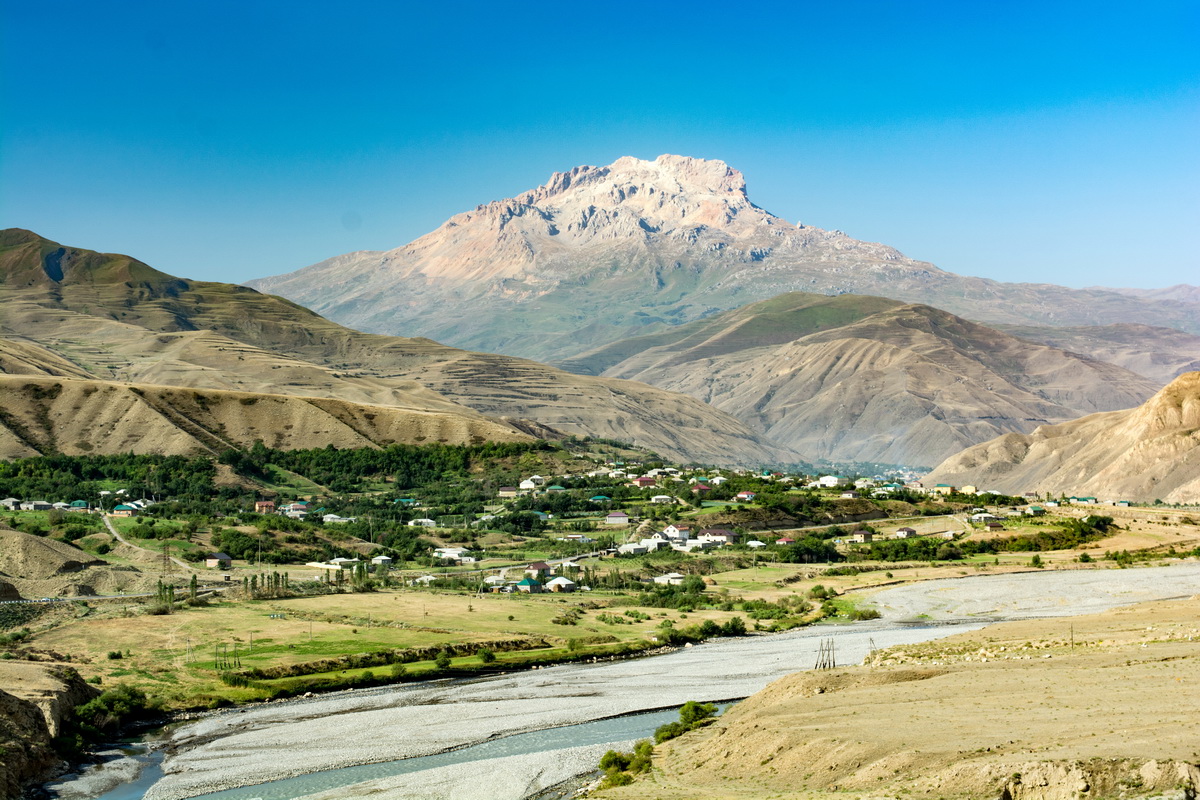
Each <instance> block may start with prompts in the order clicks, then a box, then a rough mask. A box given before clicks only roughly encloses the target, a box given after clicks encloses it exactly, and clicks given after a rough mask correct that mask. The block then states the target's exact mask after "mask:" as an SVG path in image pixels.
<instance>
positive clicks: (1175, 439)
mask: <svg viewBox="0 0 1200 800" xmlns="http://www.w3.org/2000/svg"><path fill="white" fill-rule="evenodd" d="M926 480H927V481H929V482H932V483H949V484H954V485H961V484H964V483H972V484H975V485H978V486H986V487H987V488H994V489H997V490H999V491H1007V492H1009V493H1019V492H1025V491H1037V492H1050V493H1052V494H1060V493H1063V494H1072V495H1084V496H1096V497H1102V498H1107V499H1113V500H1119V499H1127V500H1136V501H1152V500H1156V499H1161V500H1163V501H1165V502H1168V503H1195V502H1198V501H1200V372H1189V373H1186V374H1184V375H1181V376H1179V377H1178V378H1176V379H1175V380H1174V381H1172V382H1171V383H1170V384H1169V385H1167V386H1166V387H1165V388H1164V389H1162V390H1161V391H1160V392H1158V393H1157V394H1156V395H1154V397H1152V398H1150V400H1148V401H1147V402H1146V403H1144V404H1143V405H1141V406H1139V407H1138V408H1132V409H1128V410H1125V411H1112V412H1108V413H1104V414H1093V415H1091V416H1087V417H1084V418H1082V419H1077V420H1074V421H1071V422H1066V423H1063V424H1061V425H1044V426H1042V427H1040V428H1038V429H1036V430H1035V431H1033V432H1032V433H1030V434H1015V433H1014V434H1008V435H1005V436H1001V437H999V438H997V439H993V440H992V441H989V442H984V443H983V444H979V445H975V446H974V447H970V448H968V449H966V450H964V451H963V452H961V453H958V454H957V455H954V456H951V457H950V458H948V459H946V460H945V461H944V462H942V463H941V464H940V465H939V466H938V467H937V468H936V469H935V470H934V471H933V472H932V473H930V475H929V476H928V477H927V478H926Z"/></svg>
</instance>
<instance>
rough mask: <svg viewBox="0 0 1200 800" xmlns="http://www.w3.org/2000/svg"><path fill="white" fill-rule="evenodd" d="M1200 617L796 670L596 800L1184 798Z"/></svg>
mask: <svg viewBox="0 0 1200 800" xmlns="http://www.w3.org/2000/svg"><path fill="white" fill-rule="evenodd" d="M1195 611H1196V601H1195V599H1193V600H1190V601H1179V602H1166V603H1151V604H1145V605H1141V606H1135V607H1132V608H1120V609H1115V610H1113V611H1109V612H1107V613H1104V614H1098V615H1095V616H1089V617H1076V618H1073V619H1070V620H1065V619H1060V620H1039V621H1036V622H1014V623H1006V624H1003V625H995V626H992V627H989V628H986V629H984V630H981V631H976V632H974V633H969V634H963V635H960V636H955V637H952V638H949V639H945V640H941V641H938V642H933V643H929V644H925V645H914V646H910V647H901V648H895V649H894V650H884V651H881V652H880V653H878V654H876V657H875V658H874V662H875V664H876V666H873V667H853V668H849V669H845V670H834V671H828V672H804V673H797V674H795V675H791V676H789V677H787V678H784V679H782V680H779V681H776V682H775V683H773V684H771V685H770V686H768V687H767V688H766V689H764V690H763V691H761V692H759V693H758V694H756V695H754V696H753V697H750V698H748V699H747V700H745V701H743V702H742V703H739V704H738V705H736V706H734V707H733V708H732V709H731V710H729V711H728V712H727V713H726V714H725V715H724V716H723V717H722V718H721V719H719V720H718V721H717V722H716V723H715V724H714V725H712V726H711V727H708V728H704V729H701V730H700V731H697V732H694V733H690V734H687V735H685V736H684V737H682V738H680V739H678V740H675V741H673V742H669V743H667V744H665V745H663V746H661V747H659V748H658V751H657V752H656V756H655V760H654V764H655V767H656V768H657V770H656V772H655V774H654V775H652V776H650V777H648V778H644V779H640V780H638V781H637V782H635V783H634V784H633V785H631V786H627V787H625V788H622V789H615V790H611V791H605V792H601V793H599V795H598V797H602V798H631V799H632V798H638V800H649V799H650V798H655V799H656V800H677V799H679V800H682V798H694V797H705V798H713V800H735V799H736V800H743V799H745V800H749V798H760V797H773V798H779V799H780V800H823V799H824V798H830V799H831V800H832V798H881V797H897V796H904V797H915V798H960V797H961V798H981V797H989V798H997V797H1001V798H1009V799H1010V800H1033V798H1037V799H1038V800H1075V798H1079V797H1081V796H1082V797H1128V798H1134V797H1145V796H1160V797H1174V796H1178V797H1183V796H1184V795H1183V793H1182V792H1180V793H1179V794H1178V795H1173V794H1169V792H1173V791H1179V790H1180V788H1181V787H1183V786H1196V785H1197V784H1200V763H1198V762H1200V753H1198V752H1197V750H1196V742H1197V741H1198V740H1200V717H1197V715H1196V714H1195V713H1194V709H1193V707H1192V706H1191V703H1190V702H1189V701H1188V700H1187V699H1186V698H1187V697H1188V695H1189V689H1188V688H1187V687H1189V686H1192V685H1194V683H1195V682H1196V681H1197V680H1198V679H1200V655H1198V654H1197V650H1196V647H1195V644H1194V642H1193V640H1194V639H1196V638H1197V636H1200V629H1198V628H1197V625H1196V616H1195ZM1164 792H1168V794H1163V793H1164Z"/></svg>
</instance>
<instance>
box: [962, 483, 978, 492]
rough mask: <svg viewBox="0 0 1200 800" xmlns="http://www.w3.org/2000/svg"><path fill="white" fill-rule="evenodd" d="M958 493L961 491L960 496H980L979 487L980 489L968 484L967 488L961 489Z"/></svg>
mask: <svg viewBox="0 0 1200 800" xmlns="http://www.w3.org/2000/svg"><path fill="white" fill-rule="evenodd" d="M958 491H959V493H960V494H978V493H979V487H978V486H972V485H971V484H967V485H966V486H964V487H962V488H961V489H959V490H958Z"/></svg>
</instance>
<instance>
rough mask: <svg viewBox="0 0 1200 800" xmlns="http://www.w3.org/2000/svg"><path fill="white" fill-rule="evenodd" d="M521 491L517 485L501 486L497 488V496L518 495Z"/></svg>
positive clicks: (508, 496)
mask: <svg viewBox="0 0 1200 800" xmlns="http://www.w3.org/2000/svg"><path fill="white" fill-rule="evenodd" d="M520 491H521V490H520V489H518V488H517V487H516V486H501V487H500V488H499V489H497V490H496V496H497V497H504V498H510V497H516V496H517V495H518V494H519V493H520Z"/></svg>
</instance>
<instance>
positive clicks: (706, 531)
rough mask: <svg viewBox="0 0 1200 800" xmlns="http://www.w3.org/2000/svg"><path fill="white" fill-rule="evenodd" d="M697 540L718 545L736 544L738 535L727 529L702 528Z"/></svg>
mask: <svg viewBox="0 0 1200 800" xmlns="http://www.w3.org/2000/svg"><path fill="white" fill-rule="evenodd" d="M696 538H697V539H699V540H700V541H704V542H716V543H717V544H736V543H737V540H738V535H737V534H736V533H734V532H733V531H730V530H726V529H725V528H701V529H700V532H699V533H698V534H697V536H696Z"/></svg>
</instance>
